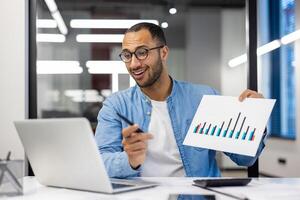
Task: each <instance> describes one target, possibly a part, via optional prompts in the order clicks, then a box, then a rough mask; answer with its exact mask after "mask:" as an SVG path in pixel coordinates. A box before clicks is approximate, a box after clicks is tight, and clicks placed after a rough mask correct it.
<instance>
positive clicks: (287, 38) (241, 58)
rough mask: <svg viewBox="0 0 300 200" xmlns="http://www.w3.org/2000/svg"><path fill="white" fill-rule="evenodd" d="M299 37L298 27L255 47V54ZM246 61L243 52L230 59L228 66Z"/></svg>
mask: <svg viewBox="0 0 300 200" xmlns="http://www.w3.org/2000/svg"><path fill="white" fill-rule="evenodd" d="M298 39H300V29H299V30H297V31H294V32H292V33H290V34H287V35H285V36H283V37H282V38H281V39H280V40H273V41H272V42H269V43H267V44H265V45H263V46H261V47H258V48H257V51H256V52H257V55H258V56H261V55H263V54H266V53H268V52H270V51H273V50H274V49H277V48H279V47H280V46H281V45H286V44H289V43H291V42H294V41H296V40H298ZM245 62H247V56H246V54H243V55H241V56H238V57H236V58H233V59H231V60H230V61H229V62H228V65H229V67H236V66H238V65H240V64H242V63H245Z"/></svg>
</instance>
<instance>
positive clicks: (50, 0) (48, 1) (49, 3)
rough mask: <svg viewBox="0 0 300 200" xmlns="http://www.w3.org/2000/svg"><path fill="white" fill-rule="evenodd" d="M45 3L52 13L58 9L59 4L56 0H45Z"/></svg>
mask: <svg viewBox="0 0 300 200" xmlns="http://www.w3.org/2000/svg"><path fill="white" fill-rule="evenodd" d="M45 3H46V5H47V6H48V9H49V10H50V12H51V13H52V12H55V11H57V5H56V3H55V1H54V0H45Z"/></svg>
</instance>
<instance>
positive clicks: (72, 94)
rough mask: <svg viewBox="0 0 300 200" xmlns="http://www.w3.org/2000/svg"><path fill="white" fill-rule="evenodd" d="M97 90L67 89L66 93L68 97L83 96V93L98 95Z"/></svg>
mask: <svg viewBox="0 0 300 200" xmlns="http://www.w3.org/2000/svg"><path fill="white" fill-rule="evenodd" d="M98 94H99V93H98V91H97V90H65V91H64V95H65V96H67V97H76V96H82V95H90V96H93V95H98Z"/></svg>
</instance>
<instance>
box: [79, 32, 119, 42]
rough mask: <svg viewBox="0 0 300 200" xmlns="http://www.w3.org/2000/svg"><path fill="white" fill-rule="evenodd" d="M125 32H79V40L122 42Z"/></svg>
mask: <svg viewBox="0 0 300 200" xmlns="http://www.w3.org/2000/svg"><path fill="white" fill-rule="evenodd" d="M123 37H124V34H78V35H77V36H76V41H77V42H95V43H122V41H123Z"/></svg>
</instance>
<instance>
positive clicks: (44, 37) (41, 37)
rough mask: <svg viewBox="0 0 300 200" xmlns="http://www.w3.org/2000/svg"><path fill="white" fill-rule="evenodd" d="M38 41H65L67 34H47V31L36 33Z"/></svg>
mask: <svg viewBox="0 0 300 200" xmlns="http://www.w3.org/2000/svg"><path fill="white" fill-rule="evenodd" d="M36 41H37V42H58V43H61V42H65V41H66V36H64V35H62V34H45V33H39V34H37V35H36Z"/></svg>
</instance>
